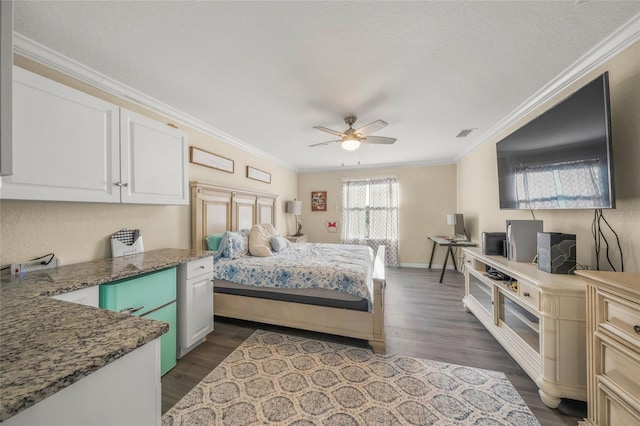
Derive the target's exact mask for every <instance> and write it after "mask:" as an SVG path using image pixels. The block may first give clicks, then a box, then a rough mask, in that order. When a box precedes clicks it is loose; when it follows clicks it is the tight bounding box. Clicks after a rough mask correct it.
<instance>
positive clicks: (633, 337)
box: [597, 291, 640, 350]
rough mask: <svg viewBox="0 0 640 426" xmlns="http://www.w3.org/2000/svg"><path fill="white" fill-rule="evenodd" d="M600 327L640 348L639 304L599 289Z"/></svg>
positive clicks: (598, 320)
mask: <svg viewBox="0 0 640 426" xmlns="http://www.w3.org/2000/svg"><path fill="white" fill-rule="evenodd" d="M597 297H598V302H597V303H598V313H597V315H598V317H597V322H598V328H599V329H604V330H607V331H608V332H609V333H611V334H614V335H615V336H617V337H619V338H621V339H623V340H625V341H626V342H628V343H630V344H632V345H633V346H635V347H636V348H637V349H638V350H640V309H639V308H638V305H637V304H633V303H631V302H629V301H628V300H625V299H622V298H620V297H618V296H614V295H613V294H610V293H607V292H603V291H598V296H597Z"/></svg>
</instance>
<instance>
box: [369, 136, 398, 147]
mask: <svg viewBox="0 0 640 426" xmlns="http://www.w3.org/2000/svg"><path fill="white" fill-rule="evenodd" d="M396 140H397V139H396V138H388V137H386V136H368V137H366V138H362V139H360V142H363V143H372V144H385V145H391V144H392V143H396Z"/></svg>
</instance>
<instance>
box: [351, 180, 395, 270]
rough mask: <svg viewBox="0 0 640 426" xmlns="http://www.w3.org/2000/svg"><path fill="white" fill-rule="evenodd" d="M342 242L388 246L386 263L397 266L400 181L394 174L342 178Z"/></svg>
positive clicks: (376, 246) (374, 248)
mask: <svg viewBox="0 0 640 426" xmlns="http://www.w3.org/2000/svg"><path fill="white" fill-rule="evenodd" d="M342 224H343V226H342V243H343V244H358V245H366V246H369V247H371V248H372V249H373V250H377V249H378V246H380V245H384V246H386V259H385V263H386V264H387V265H388V266H397V265H398V180H397V178H395V177H381V178H366V179H365V178H349V179H343V181H342Z"/></svg>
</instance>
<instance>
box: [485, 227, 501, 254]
mask: <svg viewBox="0 0 640 426" xmlns="http://www.w3.org/2000/svg"><path fill="white" fill-rule="evenodd" d="M506 239H507V233H506V232H483V233H482V254H485V255H488V256H491V255H498V256H501V255H502V253H503V250H504V247H503V246H504V242H505V240H506Z"/></svg>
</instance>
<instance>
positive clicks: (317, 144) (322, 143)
mask: <svg viewBox="0 0 640 426" xmlns="http://www.w3.org/2000/svg"><path fill="white" fill-rule="evenodd" d="M334 142H342V140H339V141H327V142H320V143H314V144H313V145H309V146H310V147H312V146H322V145H329V144H330V143H334Z"/></svg>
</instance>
